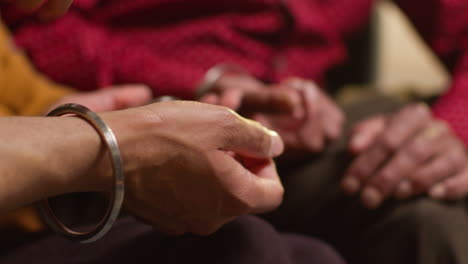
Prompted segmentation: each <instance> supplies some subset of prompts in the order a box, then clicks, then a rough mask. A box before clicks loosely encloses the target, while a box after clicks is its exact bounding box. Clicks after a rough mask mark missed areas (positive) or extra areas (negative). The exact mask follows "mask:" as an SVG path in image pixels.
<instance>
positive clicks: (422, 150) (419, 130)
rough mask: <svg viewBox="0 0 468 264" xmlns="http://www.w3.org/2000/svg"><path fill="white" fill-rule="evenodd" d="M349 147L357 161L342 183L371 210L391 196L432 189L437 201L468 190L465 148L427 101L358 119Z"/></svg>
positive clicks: (467, 159)
mask: <svg viewBox="0 0 468 264" xmlns="http://www.w3.org/2000/svg"><path fill="white" fill-rule="evenodd" d="M350 150H351V151H352V152H353V153H355V154H356V159H355V161H354V162H353V163H352V165H351V166H350V168H349V170H348V172H347V174H346V176H345V178H344V180H343V182H342V186H343V189H344V190H345V191H346V192H347V193H349V194H356V193H358V192H361V198H362V202H363V204H364V205H365V206H367V207H369V208H377V207H379V206H380V205H381V204H382V203H383V201H384V200H385V199H388V198H389V197H396V198H399V199H406V198H410V197H413V196H416V195H420V194H424V193H428V194H429V195H430V196H431V197H433V198H435V199H458V198H461V197H463V196H465V195H466V194H467V192H468V162H467V161H468V157H467V154H466V150H465V146H464V144H463V143H462V142H461V141H460V140H459V139H458V137H457V136H456V135H455V134H454V132H453V131H452V130H451V129H450V126H449V125H448V124H446V123H445V122H443V121H441V120H437V119H435V118H434V117H432V115H431V112H430V109H429V108H428V107H427V106H426V105H424V104H414V105H410V106H408V107H405V108H403V109H402V110H401V111H399V112H397V113H395V114H393V115H389V116H376V117H373V118H371V119H368V120H365V121H363V122H361V123H359V124H358V125H357V126H356V127H355V129H354V132H353V134H352V135H351V140H350Z"/></svg>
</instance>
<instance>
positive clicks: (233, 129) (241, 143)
mask: <svg viewBox="0 0 468 264" xmlns="http://www.w3.org/2000/svg"><path fill="white" fill-rule="evenodd" d="M237 120H238V121H237V122H235V123H234V124H235V125H234V126H230V127H229V128H228V131H225V132H224V133H222V134H220V135H224V136H222V138H223V140H222V141H223V143H222V146H221V149H223V150H227V151H232V152H234V153H236V154H239V155H240V156H243V157H251V158H272V157H277V156H279V155H281V154H282V153H283V151H284V143H283V140H282V139H281V137H280V136H279V135H278V133H276V132H275V131H272V130H269V129H268V128H266V127H264V126H262V125H261V124H260V123H258V122H255V121H253V120H248V119H245V118H242V117H240V116H237ZM226 135H227V136H226Z"/></svg>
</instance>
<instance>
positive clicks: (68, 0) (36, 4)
mask: <svg viewBox="0 0 468 264" xmlns="http://www.w3.org/2000/svg"><path fill="white" fill-rule="evenodd" d="M13 2H14V4H15V5H17V6H18V8H20V9H21V10H24V11H25V12H37V15H38V16H39V17H40V18H41V19H44V20H48V19H52V18H55V17H59V16H61V15H63V14H65V12H66V11H67V10H68V8H69V7H70V5H71V4H72V2H73V0H45V1H44V0H13Z"/></svg>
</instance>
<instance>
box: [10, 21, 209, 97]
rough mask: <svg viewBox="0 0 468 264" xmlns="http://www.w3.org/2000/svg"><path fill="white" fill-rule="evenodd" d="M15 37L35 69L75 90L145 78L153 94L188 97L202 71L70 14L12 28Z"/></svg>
mask: <svg viewBox="0 0 468 264" xmlns="http://www.w3.org/2000/svg"><path fill="white" fill-rule="evenodd" d="M16 41H17V42H18V44H19V45H20V46H22V47H24V48H26V50H28V53H29V54H30V56H31V57H32V59H33V60H34V62H35V63H36V65H37V67H38V68H39V69H40V70H41V71H43V72H44V73H45V74H47V75H48V76H50V77H51V78H52V79H54V80H56V81H58V82H61V83H66V84H68V85H71V86H73V87H75V88H77V89H80V90H93V89H97V88H100V87H105V86H108V85H112V84H124V83H145V84H147V85H149V86H150V87H151V88H152V89H153V91H154V94H155V95H165V94H171V95H174V96H179V97H182V98H191V97H192V95H193V94H194V89H195V87H196V83H197V82H198V81H199V80H200V78H201V77H202V76H203V74H204V72H205V69H200V68H197V67H194V66H191V65H189V64H185V63H182V62H180V61H175V60H170V59H167V58H165V59H163V58H161V57H159V56H158V54H157V53H155V52H152V51H151V50H149V49H148V48H147V47H145V46H143V45H139V44H138V43H131V40H130V39H122V38H114V37H113V36H112V34H108V32H107V28H105V27H102V26H100V25H99V24H97V23H93V22H89V21H85V20H84V19H83V18H82V17H80V16H78V15H73V14H68V15H67V16H65V17H63V18H62V19H60V20H58V21H56V22H53V23H51V24H34V25H32V26H29V27H25V28H24V29H22V30H20V31H19V32H17V35H16Z"/></svg>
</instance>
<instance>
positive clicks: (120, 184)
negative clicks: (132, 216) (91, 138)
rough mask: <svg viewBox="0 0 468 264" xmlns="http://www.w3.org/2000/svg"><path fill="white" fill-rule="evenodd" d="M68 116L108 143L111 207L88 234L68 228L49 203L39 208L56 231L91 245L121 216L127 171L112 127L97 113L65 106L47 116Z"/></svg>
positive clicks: (75, 105)
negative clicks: (73, 117)
mask: <svg viewBox="0 0 468 264" xmlns="http://www.w3.org/2000/svg"><path fill="white" fill-rule="evenodd" d="M66 114H74V115H76V116H78V117H80V118H82V119H84V120H86V121H87V122H88V123H90V124H91V125H93V127H94V128H95V129H96V131H97V132H98V133H99V135H100V137H101V139H102V140H103V141H104V142H105V143H106V146H107V148H108V150H109V156H110V158H111V161H112V169H113V173H114V183H113V189H112V191H111V194H110V195H111V197H110V200H109V201H110V202H109V206H108V208H107V211H106V214H105V216H104V218H103V219H102V220H101V221H100V222H99V224H98V225H97V226H96V227H95V228H94V230H91V231H87V232H78V231H73V230H71V229H69V228H68V227H67V226H65V225H64V224H63V223H62V222H61V221H60V220H59V219H58V218H57V216H56V215H55V214H54V212H53V211H52V209H51V208H50V206H49V202H48V200H43V201H41V202H39V209H40V210H41V213H42V215H43V217H44V219H45V221H46V222H47V224H48V225H49V226H50V227H51V228H52V229H53V230H54V231H55V232H57V233H59V234H61V235H63V236H65V237H66V238H69V239H71V240H74V241H79V242H81V243H91V242H94V241H96V240H98V239H100V238H101V237H103V236H104V235H105V234H106V233H107V232H108V231H109V230H110V229H111V227H112V225H113V224H114V222H115V220H116V219H117V217H118V216H119V213H120V208H121V207H122V202H123V198H124V172H123V166H122V157H121V155H120V151H119V146H118V144H117V139H116V138H115V135H114V133H113V132H112V130H111V129H110V127H108V126H107V125H106V124H105V123H104V121H103V120H102V119H101V118H100V117H99V116H98V115H97V114H96V113H94V112H92V111H90V110H89V109H88V108H86V107H84V106H82V105H78V104H64V105H61V106H59V107H57V108H55V109H54V110H52V111H51V112H50V113H48V114H47V116H62V115H66Z"/></svg>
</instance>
